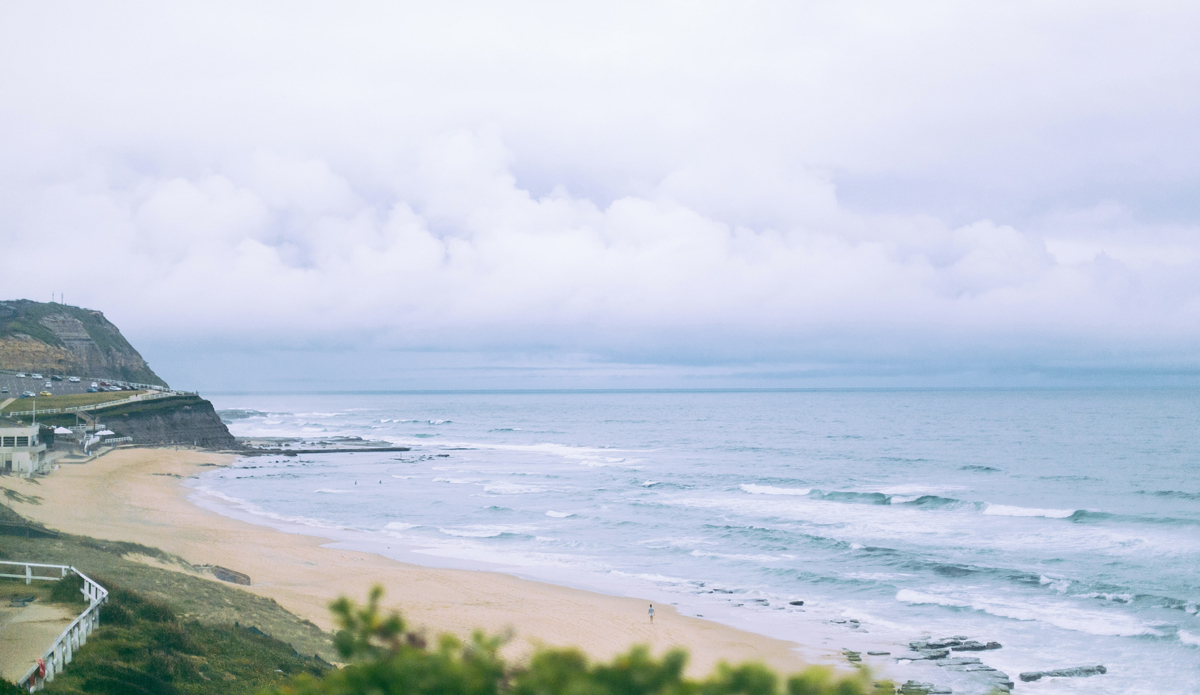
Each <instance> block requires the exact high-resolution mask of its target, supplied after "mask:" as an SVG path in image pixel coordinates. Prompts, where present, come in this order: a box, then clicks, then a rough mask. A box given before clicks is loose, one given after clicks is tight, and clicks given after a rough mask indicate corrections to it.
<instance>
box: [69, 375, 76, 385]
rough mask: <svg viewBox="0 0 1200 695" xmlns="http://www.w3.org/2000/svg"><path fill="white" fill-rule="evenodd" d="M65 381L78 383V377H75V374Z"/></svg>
mask: <svg viewBox="0 0 1200 695" xmlns="http://www.w3.org/2000/svg"><path fill="white" fill-rule="evenodd" d="M67 381H69V382H71V383H72V384H78V383H79V377H77V376H73V377H71V378H70V379H67Z"/></svg>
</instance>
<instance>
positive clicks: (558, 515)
mask: <svg viewBox="0 0 1200 695" xmlns="http://www.w3.org/2000/svg"><path fill="white" fill-rule="evenodd" d="M546 516H552V517H554V518H555V519H565V518H567V517H569V516H575V515H574V514H572V513H571V512H556V511H554V510H553V509H551V510H550V511H548V512H546Z"/></svg>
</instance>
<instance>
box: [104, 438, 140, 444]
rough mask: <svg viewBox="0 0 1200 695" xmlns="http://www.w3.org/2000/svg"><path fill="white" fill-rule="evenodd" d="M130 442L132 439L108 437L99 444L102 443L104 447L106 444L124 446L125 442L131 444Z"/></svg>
mask: <svg viewBox="0 0 1200 695" xmlns="http://www.w3.org/2000/svg"><path fill="white" fill-rule="evenodd" d="M132 441H133V437H108V438H106V439H105V440H104V441H103V442H101V443H102V444H105V445H108V444H124V443H126V442H132Z"/></svg>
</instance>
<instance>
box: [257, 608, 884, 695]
mask: <svg viewBox="0 0 1200 695" xmlns="http://www.w3.org/2000/svg"><path fill="white" fill-rule="evenodd" d="M382 595H383V590H382V588H380V587H375V588H374V589H373V590H372V591H371V594H370V597H369V599H368V601H367V604H366V605H365V606H359V605H356V604H355V603H353V602H352V601H350V600H348V599H346V598H342V599H340V600H338V601H337V602H335V603H334V604H333V611H334V613H335V615H336V617H337V621H338V624H339V625H340V627H341V629H340V630H339V631H338V633H337V636H336V638H335V645H336V646H337V649H338V652H339V653H340V654H341V656H342V658H343V659H344V660H345V661H346V663H347V665H346V667H345V668H342V669H338V670H336V671H330V672H328V673H326V674H324V675H323V676H321V677H315V676H312V675H304V676H300V677H298V678H296V679H295V681H294V682H293V683H291V684H290V685H287V686H285V687H282V688H278V689H275V690H272V691H270V693H271V694H273V695H399V694H401V693H403V694H404V695H500V694H502V693H503V694H511V695H865V694H866V693H869V692H872V691H873V690H874V688H873V686H872V684H871V682H870V680H869V679H868V678H867V676H866V674H865V673H861V672H860V674H858V675H857V676H848V677H843V678H836V677H835V676H834V675H833V674H832V672H831V671H829V670H828V669H823V668H818V667H813V668H810V669H808V670H806V671H804V672H803V673H800V674H798V675H795V676H792V677H791V678H788V679H787V680H786V682H782V683H781V681H780V678H779V677H778V676H777V675H776V674H775V673H774V672H773V671H771V670H770V669H768V668H767V667H766V666H763V665H762V664H753V663H750V664H742V665H739V666H729V665H727V664H722V665H721V666H719V667H718V668H717V670H716V672H715V673H713V674H712V675H710V676H709V677H708V678H706V679H704V680H695V679H689V678H686V677H685V676H684V675H683V671H684V666H685V665H686V664H687V653H686V652H683V651H681V650H673V651H670V652H667V653H666V654H665V655H664V656H663V657H662V658H661V659H656V658H654V657H653V656H652V655H651V654H650V651H649V650H648V649H647V648H646V647H634V648H632V649H631V650H630V651H629V652H628V653H626V654H624V655H622V656H619V657H617V658H616V659H614V660H613V661H612V662H611V663H606V664H603V663H602V664H593V663H590V662H589V661H588V659H587V657H586V656H584V655H583V654H582V653H581V652H579V651H577V650H573V649H551V650H543V651H540V652H538V653H537V654H536V655H534V657H533V658H532V659H531V660H530V662H529V664H528V665H525V666H520V667H510V666H508V665H506V664H505V662H504V661H503V660H502V659H501V658H500V657H499V655H498V650H499V649H500V647H501V646H502V645H503V639H502V638H499V637H489V636H486V635H484V634H483V633H481V632H476V633H475V634H474V636H473V637H472V639H471V641H470V642H468V643H463V642H461V641H460V640H458V639H456V638H454V637H451V636H449V635H444V636H442V637H441V638H440V639H439V640H438V642H437V644H435V645H429V644H427V643H426V642H425V640H424V639H423V638H422V637H421V636H419V635H417V634H414V633H411V632H406V631H405V626H404V621H403V620H402V619H401V617H400V616H399V615H398V614H396V613H392V614H390V615H383V614H382V613H381V612H380V609H379V599H380V598H381V597H382ZM881 691H882V692H887V693H891V692H892V687H891V685H890V684H886V685H883V687H882V688H881Z"/></svg>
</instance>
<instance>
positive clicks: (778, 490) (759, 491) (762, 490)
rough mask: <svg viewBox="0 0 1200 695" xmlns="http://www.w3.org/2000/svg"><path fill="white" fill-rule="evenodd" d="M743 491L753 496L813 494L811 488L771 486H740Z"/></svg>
mask: <svg viewBox="0 0 1200 695" xmlns="http://www.w3.org/2000/svg"><path fill="white" fill-rule="evenodd" d="M739 487H741V488H742V490H743V491H745V492H749V493H750V494H752V495H797V496H803V495H807V494H808V493H810V492H812V488H810V487H773V486H771V485H754V484H745V485H740V486H739Z"/></svg>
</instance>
